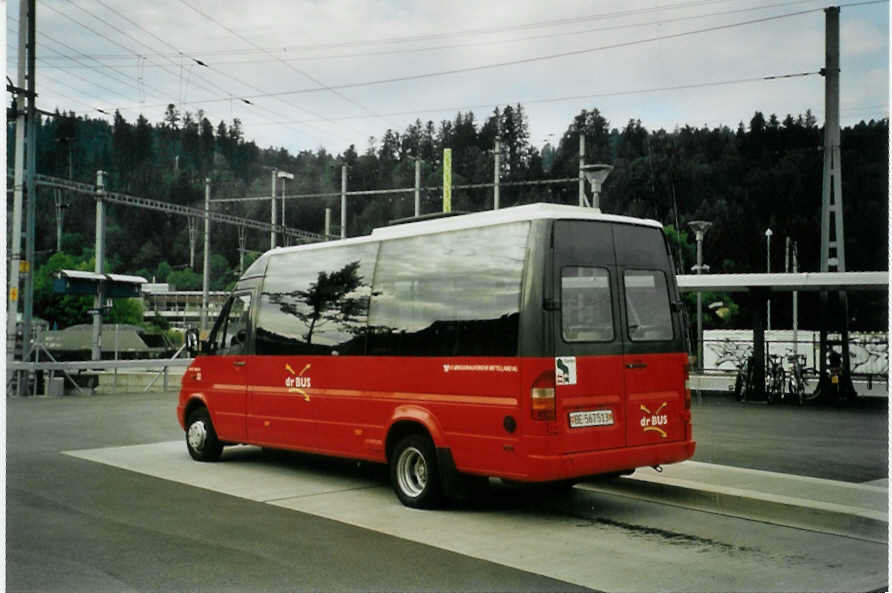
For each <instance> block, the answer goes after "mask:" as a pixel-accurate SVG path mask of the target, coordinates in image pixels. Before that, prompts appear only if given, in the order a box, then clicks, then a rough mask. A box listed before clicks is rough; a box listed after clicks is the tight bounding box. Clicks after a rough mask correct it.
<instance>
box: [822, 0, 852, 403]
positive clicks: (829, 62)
mask: <svg viewBox="0 0 892 593" xmlns="http://www.w3.org/2000/svg"><path fill="white" fill-rule="evenodd" d="M824 13H825V25H826V29H825V30H826V35H825V47H826V62H825V66H824V68H823V69H822V70H821V74H823V75H824V104H825V109H824V117H825V119H824V179H823V187H822V191H821V271H822V272H845V271H846V252H845V234H844V232H843V205H842V162H841V156H842V155H841V150H840V134H839V73H840V70H839V7H838V6H831V7H829V8H826V9H824ZM836 294H837V296H838V298H837V303H835V304H836V305H838V307H839V309H838V310H837V311H835V312H834V313H833V314H832V315H831V314H830V312H829V311H828V309H829V306H830V303H829V297H830V295H829V293H828V292H827V291H821V347H820V351H821V355H820V357H821V360H820V375H819V379H818V380H819V384H818V390H819V391H820V392H821V393H822V394H829V395H831V396H833V397H838V398H841V399H849V398H851V397H855V396H856V395H857V393H856V392H855V387H854V385H852V380H851V372H850V371H851V365H850V360H849V306H848V298H847V297H846V293H845V291H843V290H840V291H837V293H836ZM831 319H832V320H833V321H834V323H835V325H836V326H837V327H836V328H835V329H837V330H838V331H839V332H840V334H841V335H840V340H839V341H836V340H833V341H830V340H828V335H827V334H828V329H829V325H830V321H831ZM833 344H837V345H839V346H840V349H841V351H842V352H841V355H842V356H841V362H842V369H841V373H840V376H839V377H838V378H837V380H838V383H836V384H832V383H831V381H830V379H828V377H827V362H828V361H827V359H828V357H829V355H830V353H831V351H833V348H832V346H833ZM837 354H840V353H837Z"/></svg>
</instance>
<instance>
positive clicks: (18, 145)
mask: <svg viewBox="0 0 892 593" xmlns="http://www.w3.org/2000/svg"><path fill="white" fill-rule="evenodd" d="M33 14H34V0H20V1H19V48H18V50H19V55H18V79H17V81H16V82H17V84H18V87H19V88H18V94H17V95H16V100H15V107H16V126H15V160H14V165H13V209H12V212H13V214H12V233H11V239H12V242H11V245H10V263H9V292H8V293H7V307H6V313H7V320H6V323H7V326H6V356H7V359H8V360H14V359H15V345H16V330H17V322H18V305H19V269H20V266H21V262H22V203H23V191H24V177H25V125H26V101H25V94H26V93H25V91H24V88H25V85H26V84H27V65H28V61H27V59H26V58H27V53H28V48H29V39H28V32H29V30H30V27H29V26H27V23H28V22H29V21H30V20H31V18H32V16H33ZM32 78H33V75H32ZM17 383H18V384H19V393H21V381H17Z"/></svg>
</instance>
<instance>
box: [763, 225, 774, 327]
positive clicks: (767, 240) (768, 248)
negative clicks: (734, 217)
mask: <svg viewBox="0 0 892 593" xmlns="http://www.w3.org/2000/svg"><path fill="white" fill-rule="evenodd" d="M773 234H774V233H773V232H772V230H771V229H767V230H766V231H765V243H766V255H767V261H766V265H765V271H767V272H768V273H769V274H770V273H771V235H773ZM766 301H767V303H768V315H767V325H766V329H768V330H770V329H771V297H770V296H769V297H768V298H767V299H766Z"/></svg>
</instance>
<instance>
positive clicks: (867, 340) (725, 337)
mask: <svg viewBox="0 0 892 593" xmlns="http://www.w3.org/2000/svg"><path fill="white" fill-rule="evenodd" d="M794 345H795V350H796V351H797V352H798V354H802V355H805V366H806V369H810V370H811V371H813V372H817V369H818V367H819V366H820V359H819V356H820V333H819V332H817V331H803V330H799V332H798V335H797V336H796V340H795V342H794V340H793V331H792V330H771V331H766V332H765V346H766V354H767V355H771V354H777V355H779V356H782V357H783V356H786V355H788V354H792V353H793V351H794ZM752 351H753V332H752V330H707V331H705V332H703V368H704V370H707V371H736V370H737V367H738V365H739V364H740V362H741V361H743V360H745V359H746V358H747V357H749V356H750V354H751V353H752ZM849 358H850V365H851V370H852V374H853V375H860V376H866V377H883V378H887V379H888V376H889V342H888V336H887V334H885V333H882V332H877V333H859V332H853V333H850V334H849ZM784 365H785V366H788V363H787V361H786V360H784Z"/></svg>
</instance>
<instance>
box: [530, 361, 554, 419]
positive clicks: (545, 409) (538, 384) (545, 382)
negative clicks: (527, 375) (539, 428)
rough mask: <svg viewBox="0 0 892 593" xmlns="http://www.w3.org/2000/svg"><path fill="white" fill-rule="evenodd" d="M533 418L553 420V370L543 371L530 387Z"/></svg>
mask: <svg viewBox="0 0 892 593" xmlns="http://www.w3.org/2000/svg"><path fill="white" fill-rule="evenodd" d="M530 398H531V403H532V405H531V410H532V416H533V420H554V419H555V411H554V409H555V406H554V371H553V370H551V371H545V372H543V373H542V374H541V375H539V377H537V378H536V380H535V381H534V382H533V386H532V388H531V389H530Z"/></svg>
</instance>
